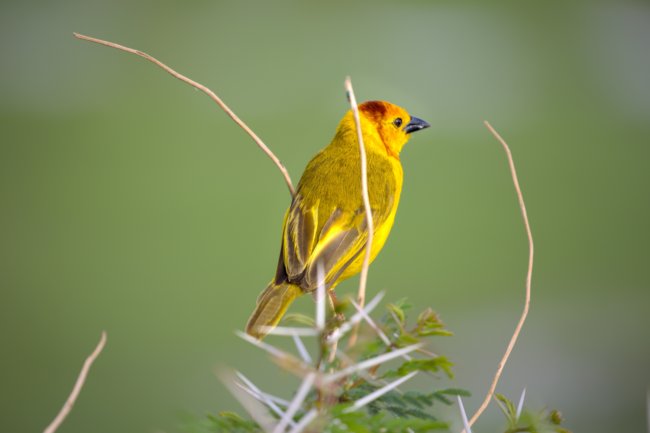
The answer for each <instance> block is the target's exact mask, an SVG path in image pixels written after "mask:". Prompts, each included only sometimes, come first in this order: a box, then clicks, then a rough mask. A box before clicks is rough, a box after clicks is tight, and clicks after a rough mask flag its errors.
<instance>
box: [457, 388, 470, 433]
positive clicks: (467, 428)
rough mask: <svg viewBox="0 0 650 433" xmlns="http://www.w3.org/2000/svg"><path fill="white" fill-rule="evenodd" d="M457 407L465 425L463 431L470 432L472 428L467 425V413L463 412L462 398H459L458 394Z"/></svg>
mask: <svg viewBox="0 0 650 433" xmlns="http://www.w3.org/2000/svg"><path fill="white" fill-rule="evenodd" d="M456 398H457V399H458V407H459V408H460V417H461V418H462V419H463V426H464V427H465V433H472V429H471V428H470V427H469V421H467V413H466V412H465V407H464V406H463V400H462V399H461V398H460V395H457V396H456Z"/></svg>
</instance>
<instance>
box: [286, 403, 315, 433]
mask: <svg viewBox="0 0 650 433" xmlns="http://www.w3.org/2000/svg"><path fill="white" fill-rule="evenodd" d="M317 415H318V411H317V410H316V409H312V410H310V411H309V412H307V413H306V414H305V416H303V417H302V418H300V421H299V422H298V424H296V425H295V427H294V428H293V429H291V430H290V431H289V433H301V432H302V431H303V430H304V429H305V427H307V426H308V425H309V423H310V422H312V421H313V420H314V418H316V416H317Z"/></svg>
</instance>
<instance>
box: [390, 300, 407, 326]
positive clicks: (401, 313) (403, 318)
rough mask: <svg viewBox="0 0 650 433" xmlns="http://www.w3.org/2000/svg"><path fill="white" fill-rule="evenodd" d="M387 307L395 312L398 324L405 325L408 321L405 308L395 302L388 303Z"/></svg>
mask: <svg viewBox="0 0 650 433" xmlns="http://www.w3.org/2000/svg"><path fill="white" fill-rule="evenodd" d="M386 308H387V309H388V311H390V312H391V313H393V314H394V315H395V317H397V320H398V324H399V325H400V326H404V322H405V321H406V314H404V309H403V308H402V307H400V306H399V305H395V304H388V305H386Z"/></svg>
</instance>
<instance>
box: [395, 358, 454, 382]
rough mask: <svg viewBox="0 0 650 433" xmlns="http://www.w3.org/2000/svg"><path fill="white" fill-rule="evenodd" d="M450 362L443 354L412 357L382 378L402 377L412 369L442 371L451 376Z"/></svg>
mask: <svg viewBox="0 0 650 433" xmlns="http://www.w3.org/2000/svg"><path fill="white" fill-rule="evenodd" d="M451 365H452V364H451V362H449V360H448V359H447V358H445V357H444V356H438V357H436V358H428V359H412V360H410V361H406V362H404V363H403V364H402V365H400V366H399V367H398V368H397V369H396V370H389V371H387V372H386V373H385V374H384V376H383V377H384V378H391V377H402V376H406V375H407V374H409V373H411V372H412V371H431V372H434V373H435V372H437V371H440V370H442V371H444V372H445V373H446V374H447V375H448V376H449V377H453V375H452V372H451Z"/></svg>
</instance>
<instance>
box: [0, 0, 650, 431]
mask: <svg viewBox="0 0 650 433" xmlns="http://www.w3.org/2000/svg"><path fill="white" fill-rule="evenodd" d="M73 31H77V32H81V33H86V34H90V35H93V36H97V37H103V38H106V39H110V40H113V41H116V42H119V43H124V44H126V45H129V46H132V47H136V48H139V49H142V50H144V51H147V52H149V53H150V54H152V55H155V56H157V57H158V58H160V59H161V60H163V61H166V62H168V63H169V64H170V65H172V66H173V67H175V68H177V69H178V70H179V71H180V72H182V73H185V74H186V75H188V76H190V77H192V78H194V79H196V80H198V81H200V82H202V83H204V84H205V85H207V86H209V87H211V88H212V89H213V90H215V91H216V92H217V93H218V94H219V95H220V96H221V97H222V98H223V99H224V100H225V101H226V102H227V103H229V104H230V105H231V107H232V108H233V109H234V110H235V111H236V112H237V113H238V114H239V115H240V116H241V117H242V119H244V120H245V121H246V122H248V123H249V125H250V126H251V127H252V128H253V129H254V130H255V131H257V133H258V134H259V135H260V136H261V137H262V138H263V139H264V140H265V141H266V142H267V143H268V144H269V145H270V146H271V147H272V149H273V150H274V151H275V152H276V154H277V155H278V156H279V157H280V158H281V160H282V161H283V162H284V163H285V165H286V166H287V168H288V169H289V171H290V173H291V174H292V176H293V179H294V181H296V182H297V180H298V178H299V175H300V173H301V171H302V169H303V167H304V165H305V164H306V162H307V161H308V160H309V158H310V157H311V155H313V154H314V153H315V152H316V151H317V150H318V149H319V148H321V147H322V146H324V145H325V144H327V143H328V142H329V140H330V139H331V137H332V135H333V132H334V128H335V126H336V124H337V122H338V120H339V118H340V117H341V116H342V114H343V113H344V112H345V110H346V109H347V105H346V104H347V103H346V100H345V96H344V92H343V79H344V77H345V76H346V75H351V76H352V78H353V81H354V84H355V90H356V93H357V97H358V98H359V99H360V100H365V99H386V100H389V101H392V102H394V103H397V104H400V105H403V106H404V107H406V108H407V109H408V110H409V111H410V112H412V113H414V114H415V115H417V116H419V117H422V118H424V119H426V120H428V121H429V122H430V123H431V124H432V128H431V129H429V130H427V131H424V132H422V133H418V134H417V136H415V137H414V138H413V140H412V141H411V142H410V143H409V145H408V146H407V147H406V148H405V150H404V152H403V154H402V161H403V164H404V167H405V173H406V175H405V185H404V192H403V195H402V203H401V207H400V210H399V212H398V217H397V222H396V225H395V227H394V229H393V233H392V235H391V238H390V240H389V242H388V243H387V245H386V248H385V249H384V251H383V252H382V254H381V255H380V257H379V258H378V259H377V261H376V262H375V264H374V265H373V267H372V268H371V272H370V280H369V288H370V293H371V294H373V293H376V292H378V291H379V290H383V289H385V290H387V291H388V294H387V298H388V299H389V300H395V299H398V298H401V297H408V298H409V299H410V301H411V302H412V303H413V304H415V305H416V308H420V309H421V308H424V307H425V306H432V307H433V308H435V309H436V310H437V311H438V312H439V313H440V314H441V315H442V317H443V319H444V320H445V322H446V323H447V325H448V326H449V327H450V328H451V329H452V330H453V331H455V337H453V338H451V339H442V340H441V341H438V342H437V343H436V346H435V350H436V351H439V352H442V353H445V354H447V355H448V356H449V357H450V358H451V359H452V360H453V361H454V362H455V363H456V367H455V372H456V375H457V379H456V380H455V381H453V382H451V383H452V385H453V386H458V387H464V388H467V389H470V390H472V391H473V392H474V397H472V398H469V399H467V400H466V401H465V405H466V407H467V408H468V409H469V410H470V411H473V410H474V409H475V408H476V407H477V406H478V404H479V402H480V400H481V399H482V397H483V394H484V392H485V390H486V389H487V386H488V383H489V381H490V380H491V377H492V375H493V373H494V370H495V368H496V365H497V362H498V359H499V358H500V356H501V354H502V352H503V350H504V348H505V345H506V342H507V340H508V338H509V337H510V334H511V332H512V329H513V327H514V324H515V323H516V320H517V318H518V316H519V314H520V310H521V305H522V299H523V283H524V275H525V269H526V260H527V254H526V251H527V249H526V239H525V233H524V230H523V226H522V223H521V219H520V215H519V210H518V207H517V202H516V198H515V195H514V192H513V188H512V184H511V180H510V175H509V173H508V170H507V166H506V160H505V158H504V154H503V152H502V150H501V148H500V146H499V145H498V143H497V142H496V141H495V140H494V139H493V138H492V137H491V136H490V134H489V133H488V132H487V130H486V129H485V128H484V126H483V125H482V120H483V119H488V120H490V121H491V122H492V123H493V125H494V126H495V127H497V129H498V130H499V131H500V132H501V133H502V134H503V135H504V137H505V138H506V139H507V140H508V141H509V143H510V145H511V147H512V149H513V152H514V156H515V158H516V162H517V164H518V171H519V174H520V180H521V183H522V187H523V190H524V193H525V196H526V200H527V204H528V211H529V214H530V219H531V224H532V228H533V231H534V235H535V240H536V247H537V249H536V253H537V256H536V270H535V275H534V282H533V290H534V293H533V304H532V308H531V313H530V316H529V321H528V322H527V324H526V326H525V328H524V331H523V334H522V335H521V340H520V343H519V344H518V346H517V347H516V349H515V351H514V353H513V355H512V357H511V359H510V361H509V364H508V366H507V368H506V371H505V374H504V376H503V380H502V382H501V385H500V386H499V390H500V391H501V392H504V393H506V394H508V395H509V396H511V397H512V398H517V397H518V395H519V393H520V392H521V389H522V388H524V387H526V388H527V393H528V397H527V402H528V403H529V405H530V406H531V407H533V408H542V407H545V406H548V407H557V408H560V409H561V410H562V411H563V412H564V414H565V415H566V418H567V426H568V427H569V428H572V429H574V430H575V431H576V432H591V433H610V432H615V431H637V432H638V431H644V430H645V428H646V427H645V424H646V412H647V410H646V405H647V403H646V393H647V390H648V386H649V385H650V318H649V313H650V291H649V290H648V289H649V286H650V284H649V283H648V267H649V265H650V260H649V258H650V254H649V253H648V244H649V242H650V235H649V233H650V231H649V229H648V223H649V221H650V195H649V194H648V192H649V188H648V187H649V186H650V169H649V164H648V163H649V161H650V159H649V157H650V48H649V47H650V3H649V2H648V1H634V0H610V1H605V0H593V1H566V2H560V1H551V2H531V1H512V2H502V1H499V2H483V1H474V2H463V1H460V2H459V1H410V2H397V1H364V2H343V1H331V2H319V3H317V2H298V1H295V2H262V1H258V2H252V1H242V2H209V1H191V2H180V1H156V2H153V1H140V2H127V1H113V2H102V1H92V0H91V1H83V2H82V1H73V0H66V1H59V2H45V1H43V2H40V3H39V2H33V1H26V2H21V1H9V2H8V1H3V2H2V3H1V4H0V55H1V56H2V68H1V70H0V77H1V78H2V79H1V80H0V140H1V141H0V431H1V432H3V433H4V432H7V433H14V432H32V431H39V430H42V429H43V428H44V427H45V426H46V425H47V424H48V422H49V421H50V420H51V419H52V418H53V417H54V415H55V414H56V413H57V411H58V410H59V408H60V407H61V405H62V404H63V402H64V400H65V398H66V396H67V394H68V393H69V391H70V389H71V387H72V384H73V382H74V380H75V378H76V376H77V374H78V371H79V368H80V366H81V363H82V360H83V359H84V357H85V356H86V355H87V354H88V353H89V352H90V351H91V350H92V348H93V347H94V345H95V344H96V342H97V340H98V338H99V335H100V332H101V331H102V330H106V331H107V332H108V345H107V347H106V350H105V352H104V353H103V354H102V356H101V358H100V359H99V360H98V361H97V363H96V364H95V367H94V369H93V371H92V372H91V375H90V377H89V380H88V382H87V384H86V387H85V388H84V390H83V391H82V394H81V397H80V399H79V401H78V402H77V404H76V406H75V408H74V411H73V412H72V414H71V416H70V417H69V418H68V420H67V421H66V422H65V424H64V425H63V426H62V428H61V429H60V432H61V433H64V432H71V433H72V432H94V433H102V432H158V431H166V432H175V431H179V429H180V425H181V424H182V422H183V418H184V417H185V416H186V414H188V413H190V414H197V415H198V416H199V417H200V416H202V414H204V413H205V412H207V411H210V412H216V411H217V410H220V409H238V410H240V409H239V407H238V405H237V404H236V403H235V402H234V400H233V399H232V397H231V396H230V395H228V393H227V391H226V390H225V388H224V387H223V386H222V385H221V384H220V383H219V381H218V380H217V379H216V378H215V375H214V370H215V367H216V366H224V365H227V366H232V367H236V368H239V369H241V370H242V371H244V372H245V373H247V374H248V375H249V376H250V377H251V378H253V379H254V380H256V381H257V382H258V383H259V384H260V385H262V386H264V387H266V388H267V389H268V390H270V391H273V392H275V393H277V394H280V395H283V396H285V397H289V396H290V395H291V392H292V389H294V388H293V387H294V385H295V379H293V378H292V377H291V376H290V375H288V374H286V373H282V372H278V370H277V369H276V368H275V367H274V366H273V365H272V364H271V363H270V362H268V361H267V360H266V358H265V357H264V356H263V355H261V353H260V352H259V351H257V350H255V349H254V348H252V347H248V345H247V344H246V343H244V342H243V341H241V340H239V339H238V338H237V337H236V336H235V335H234V334H233V331H234V330H235V329H241V328H242V326H243V325H244V323H245V321H246V318H247V316H248V314H249V312H250V311H251V308H252V306H253V304H254V301H255V297H256V296H257V293H258V292H259V291H260V290H261V289H262V288H263V287H264V286H265V283H266V282H267V281H268V280H269V279H270V278H271V276H272V274H273V272H274V268H275V264H276V258H277V252H278V251H277V250H278V247H279V237H280V225H281V222H282V217H283V212H284V209H285V208H286V206H287V205H288V202H289V196H288V193H287V190H286V187H285V185H284V183H283V181H282V178H281V177H280V175H279V174H278V172H277V170H276V168H275V167H274V166H273V164H272V163H271V162H270V161H269V160H268V159H267V158H266V156H264V154H263V153H262V152H261V151H260V150H259V149H258V148H257V147H256V146H255V145H254V144H253V143H252V142H251V140H250V139H249V138H248V137H247V136H246V135H245V134H244V133H243V132H242V131H241V130H240V129H238V128H237V127H236V126H235V125H234V124H233V123H232V121H231V120H230V119H229V118H227V116H225V115H224V114H223V113H222V112H221V111H220V110H219V109H218V108H217V107H216V105H215V104H214V103H213V102H212V101H211V100H209V99H208V98H207V97H205V95H203V94H202V93H200V92H198V91H195V90H193V89H192V88H190V87H189V86H187V85H185V84H182V83H181V82H179V81H176V80H174V79H172V78H171V77H170V76H169V75H167V74H165V73H164V72H162V71H161V70H159V69H157V68H155V67H154V66H153V65H151V64H148V63H146V62H145V61H143V60H142V59H138V58H136V57H134V56H130V55H127V54H124V53H119V52H117V51H114V50H109V49H107V48H103V47H99V46H96V45H92V44H89V43H86V42H82V41H77V40H75V39H74V38H73V37H72V32H73ZM356 281H357V280H356V279H353V280H351V281H349V282H347V283H345V284H343V285H341V286H340V290H339V293H340V294H341V295H344V294H348V293H352V292H353V291H354V288H355V284H356ZM311 308H312V302H311V300H310V299H308V298H307V297H305V298H304V299H301V300H299V301H298V302H297V305H296V307H295V311H309V310H310V309H311ZM427 380H428V379H427ZM420 382H421V383H420V386H423V387H424V386H431V387H434V386H440V385H441V384H439V383H435V382H430V383H428V382H427V381H426V380H422V381H420ZM449 417H450V418H452V419H453V420H454V422H456V423H458V414H457V412H456V410H455V409H454V410H453V411H452V412H450V414H449ZM502 423H503V419H502V417H501V415H500V413H499V411H498V409H497V408H495V407H492V408H491V409H490V410H489V411H488V413H487V414H486V415H485V416H484V418H482V419H481V421H480V422H479V424H478V425H477V427H476V431H478V432H480V431H498V430H497V428H498V426H500V425H502ZM456 425H458V424H456Z"/></svg>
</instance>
